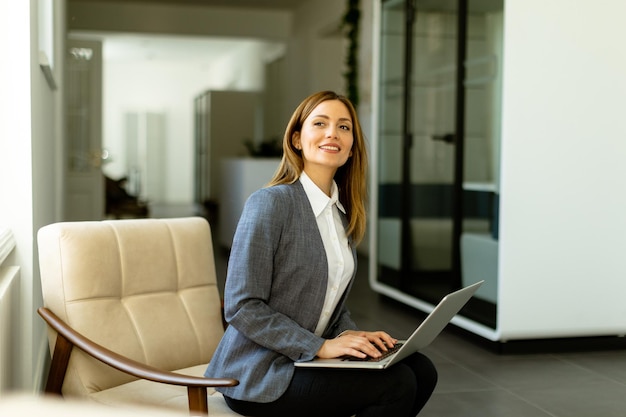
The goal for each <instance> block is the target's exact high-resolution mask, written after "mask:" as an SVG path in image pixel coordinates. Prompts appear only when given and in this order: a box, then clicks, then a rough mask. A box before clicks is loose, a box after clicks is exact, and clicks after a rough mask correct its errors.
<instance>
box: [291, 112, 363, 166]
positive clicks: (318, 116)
mask: <svg viewBox="0 0 626 417" xmlns="http://www.w3.org/2000/svg"><path fill="white" fill-rule="evenodd" d="M352 128H353V126H352V118H351V117H350V112H349V111H348V108H347V107H346V106H345V104H343V103H342V102H341V101H339V100H326V101H323V102H321V103H320V104H318V105H317V107H315V108H314V109H313V111H312V112H311V114H310V115H309V117H307V118H306V119H305V120H304V123H303V124H302V130H301V131H300V132H295V133H294V134H293V137H292V141H293V145H294V146H295V147H296V149H300V150H301V151H302V158H303V160H304V170H305V171H307V172H309V171H310V170H312V169H315V170H317V169H320V168H330V169H332V170H334V171H333V174H334V172H335V171H337V169H338V168H339V167H341V166H342V165H344V164H345V163H346V161H347V160H348V158H349V157H350V156H351V155H352V144H353V142H354V135H353V131H352Z"/></svg>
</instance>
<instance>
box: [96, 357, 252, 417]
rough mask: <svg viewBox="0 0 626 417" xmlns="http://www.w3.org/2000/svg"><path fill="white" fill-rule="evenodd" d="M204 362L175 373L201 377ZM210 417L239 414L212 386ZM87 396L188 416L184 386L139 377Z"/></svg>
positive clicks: (108, 403) (204, 368)
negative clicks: (139, 378)
mask: <svg viewBox="0 0 626 417" xmlns="http://www.w3.org/2000/svg"><path fill="white" fill-rule="evenodd" d="M206 367H207V365H206V364H204V365H197V366H192V367H190V368H185V369H180V370H177V371H175V372H177V373H181V374H186V375H193V376H202V375H203V373H204V371H205V370H206ZM207 397H208V403H209V416H210V417H232V416H239V415H240V414H237V413H235V412H234V411H232V410H231V409H230V408H228V406H227V405H226V402H225V401H224V397H223V396H222V394H220V393H219V392H217V391H215V390H214V389H212V388H209V389H207ZM89 398H90V399H92V400H94V401H96V402H99V403H101V404H107V405H111V406H116V407H119V406H121V405H137V404H141V405H145V406H147V407H153V408H154V407H156V408H158V409H160V410H172V411H180V412H181V414H185V415H189V403H188V402H187V390H186V389H185V387H179V386H175V385H167V384H159V383H156V382H152V381H147V380H138V381H133V382H129V383H127V384H123V385H118V386H116V387H113V388H109V389H107V390H103V391H98V392H95V393H92V394H90V395H89Z"/></svg>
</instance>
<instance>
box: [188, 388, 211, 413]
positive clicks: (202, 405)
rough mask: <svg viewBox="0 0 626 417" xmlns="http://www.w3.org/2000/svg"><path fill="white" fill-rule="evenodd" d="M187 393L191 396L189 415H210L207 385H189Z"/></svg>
mask: <svg viewBox="0 0 626 417" xmlns="http://www.w3.org/2000/svg"><path fill="white" fill-rule="evenodd" d="M187 395H188V397H189V415H192V416H208V415H209V404H208V401H207V391H206V387H187Z"/></svg>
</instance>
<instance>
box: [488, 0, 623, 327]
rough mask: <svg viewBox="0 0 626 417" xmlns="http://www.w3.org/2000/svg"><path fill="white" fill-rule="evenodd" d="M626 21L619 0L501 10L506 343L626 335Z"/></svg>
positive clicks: (524, 1) (532, 2)
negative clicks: (625, 278) (624, 190)
mask: <svg viewBox="0 0 626 417" xmlns="http://www.w3.org/2000/svg"><path fill="white" fill-rule="evenodd" d="M625 14H626V2H624V1H622V0H603V1H596V2H589V1H588V2H576V6H575V7H572V3H571V1H570V0H552V1H549V2H546V1H543V0H509V1H507V2H505V23H504V31H505V36H504V79H503V84H504V91H503V128H502V129H503V131H502V149H501V151H502V154H501V169H502V170H501V200H500V201H501V207H500V213H501V223H500V271H499V274H500V286H499V297H498V301H499V303H498V306H499V317H498V325H499V330H500V331H501V333H502V337H503V338H504V339H506V338H511V339H514V338H530V337H558V336H587V335H589V336H591V335H604V334H607V335H610V334H623V333H625V332H626V303H624V302H623V298H624V294H625V293H626V280H624V277H626V263H624V262H623V257H624V255H623V252H624V248H626V220H625V214H624V213H626V193H624V192H623V188H624V186H623V181H624V178H626V164H624V162H623V158H624V155H626V140H624V138H626V124H625V123H624V111H623V108H624V102H626V83H625V82H624V74H626V55H625V54H624V53H622V51H623V39H624V38H626V26H625V25H624V24H623V22H622V20H623V16H624V15H625ZM555 22H558V24H555ZM529 28H532V30H529Z"/></svg>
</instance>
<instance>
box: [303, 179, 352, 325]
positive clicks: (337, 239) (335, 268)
mask: <svg viewBox="0 0 626 417" xmlns="http://www.w3.org/2000/svg"><path fill="white" fill-rule="evenodd" d="M300 182H301V183H302V186H303V187H304V191H305V192H306V195H307V197H308V198H309V202H310V203H311V208H312V209H313V214H315V219H316V220H317V227H318V228H319V231H320V235H322V242H323V243H324V249H325V250H326V259H327V260H328V286H327V288H326V297H325V298H324V307H323V308H322V315H321V316H320V318H319V321H318V323H317V327H316V328H315V334H316V335H318V336H321V335H322V333H324V330H325V329H326V326H328V322H329V321H330V316H331V315H332V314H333V311H334V310H335V307H337V303H339V299H340V298H341V296H342V295H343V293H344V292H345V290H346V287H347V286H348V283H349V282H350V279H351V278H352V275H353V273H354V267H355V266H354V258H353V257H352V249H351V248H350V245H349V244H348V238H347V236H346V231H345V229H344V227H343V223H342V222H341V218H340V217H339V210H341V211H342V212H343V213H345V212H346V210H345V209H344V207H343V205H342V204H341V202H340V201H339V191H338V189H337V184H336V183H335V181H333V185H332V188H331V197H328V196H327V195H326V194H325V193H324V192H323V191H322V190H320V188H319V187H318V186H317V185H315V183H314V182H313V181H312V180H311V179H310V178H309V176H308V175H307V174H306V173H305V172H302V175H301V176H300Z"/></svg>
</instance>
